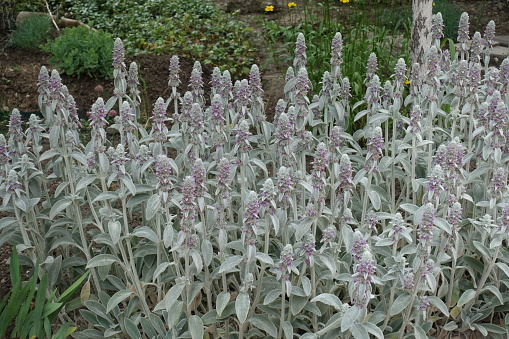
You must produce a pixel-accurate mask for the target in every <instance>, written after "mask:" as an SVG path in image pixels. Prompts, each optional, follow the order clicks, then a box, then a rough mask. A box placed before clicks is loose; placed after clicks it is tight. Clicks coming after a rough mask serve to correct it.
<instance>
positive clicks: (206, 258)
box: [201, 239, 214, 267]
mask: <svg viewBox="0 0 509 339" xmlns="http://www.w3.org/2000/svg"><path fill="white" fill-rule="evenodd" d="M201 252H202V255H203V262H204V264H205V266H207V267H208V266H210V264H211V263H212V259H213V257H214V249H213V247H212V243H211V242H210V240H208V239H206V240H204V241H203V242H202V243H201Z"/></svg>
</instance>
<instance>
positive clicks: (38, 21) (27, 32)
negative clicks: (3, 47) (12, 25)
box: [9, 15, 51, 49]
mask: <svg viewBox="0 0 509 339" xmlns="http://www.w3.org/2000/svg"><path fill="white" fill-rule="evenodd" d="M50 30H51V23H50V20H49V18H48V17H47V16H45V15H30V16H28V17H27V18H25V19H23V20H22V21H20V22H19V23H17V24H16V29H15V30H14V31H13V32H12V33H11V35H10V37H9V43H10V44H12V45H13V46H14V47H16V48H21V49H37V48H38V47H39V46H40V45H42V44H43V43H45V42H46V40H47V39H48V38H49V34H50Z"/></svg>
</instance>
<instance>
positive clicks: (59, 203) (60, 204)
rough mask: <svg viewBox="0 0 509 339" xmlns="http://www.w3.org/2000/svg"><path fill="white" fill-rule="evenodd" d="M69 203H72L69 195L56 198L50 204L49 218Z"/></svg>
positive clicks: (51, 218) (52, 217)
mask: <svg viewBox="0 0 509 339" xmlns="http://www.w3.org/2000/svg"><path fill="white" fill-rule="evenodd" d="M70 204H72V199H71V198H70V197H65V198H63V199H60V200H58V201H57V202H56V203H55V204H54V205H53V206H51V210H50V212H49V218H50V220H53V219H55V217H56V216H57V215H58V214H59V213H60V212H62V211H63V210H64V209H66V208H67V207H68V206H69V205H70Z"/></svg>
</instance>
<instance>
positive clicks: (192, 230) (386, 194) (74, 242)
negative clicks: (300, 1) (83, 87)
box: [0, 13, 509, 339]
mask: <svg viewBox="0 0 509 339" xmlns="http://www.w3.org/2000/svg"><path fill="white" fill-rule="evenodd" d="M459 27H460V31H459V34H458V36H459V38H458V40H459V43H460V47H459V50H457V51H455V50H452V51H451V50H443V51H442V50H441V49H440V48H439V46H440V39H441V38H442V33H441V32H442V19H441V16H440V15H436V16H435V17H434V20H433V37H434V43H433V46H432V47H431V48H430V49H429V50H428V52H427V53H426V56H425V63H424V64H423V65H418V64H415V65H406V63H405V61H404V60H403V59H399V60H398V61H397V62H395V63H393V67H394V71H393V76H392V77H391V78H390V80H388V81H386V82H385V83H381V81H380V77H379V63H378V59H377V57H376V55H375V54H371V55H370V57H369V59H368V60H367V67H366V69H367V76H366V79H365V83H364V85H363V86H365V96H364V98H363V99H362V100H360V101H358V102H351V101H350V98H351V86H352V84H351V83H350V80H349V79H348V78H346V77H344V75H343V73H342V70H343V67H344V66H345V63H348V60H346V59H345V60H344V59H343V54H342V51H343V41H342V35H341V34H340V33H337V34H336V35H335V36H334V39H333V41H332V43H331V46H332V48H331V54H330V56H329V58H330V68H329V69H326V70H324V74H323V79H324V81H323V87H322V90H321V91H320V92H319V93H318V94H316V95H315V96H313V97H312V98H310V97H309V96H308V94H309V91H310V80H309V76H308V71H307V57H306V41H305V37H304V35H299V36H298V39H297V43H296V46H295V59H294V66H293V67H290V68H289V69H288V72H287V79H286V80H287V81H286V86H285V99H281V100H280V101H279V102H278V104H277V106H276V107H275V118H274V121H267V120H266V119H265V108H264V104H263V99H262V94H263V90H262V87H261V83H260V75H259V70H258V67H257V66H256V65H254V66H252V68H251V71H250V74H249V78H248V79H243V80H241V81H236V82H235V83H232V81H231V77H230V73H229V72H228V71H224V72H221V71H220V70H219V69H218V68H215V69H214V72H213V74H212V82H211V92H210V93H204V91H203V80H202V68H201V64H200V63H199V62H196V63H195V66H194V69H193V71H192V73H191V75H190V85H189V91H187V92H185V93H184V94H181V93H179V91H178V90H177V87H178V85H179V83H180V74H179V59H178V57H176V56H174V57H173V58H172V59H171V63H170V67H169V69H170V75H169V82H168V84H169V86H170V87H171V94H170V95H169V97H167V98H159V99H158V100H157V101H156V102H155V103H154V106H153V107H154V108H153V112H152V119H151V121H150V124H149V125H146V126H142V125H140V124H139V123H138V122H137V118H138V117H139V114H140V112H139V107H140V98H139V91H138V89H137V85H138V80H137V77H138V69H137V66H136V64H135V63H132V64H131V65H130V66H129V67H127V66H126V65H125V64H124V53H123V52H124V48H123V45H122V42H121V40H119V39H117V40H116V42H115V46H114V53H113V67H114V71H113V77H114V83H115V95H114V96H113V97H112V98H110V99H107V100H105V99H103V98H98V99H97V101H96V102H95V103H94V104H93V105H92V107H91V109H90V113H91V115H90V125H91V126H92V130H91V140H90V142H88V143H87V144H86V145H83V144H82V143H81V142H80V141H79V140H80V138H79V128H80V121H79V120H78V118H77V113H76V112H77V111H76V107H75V104H74V99H73V98H72V96H71V95H70V94H69V91H68V90H67V88H66V87H65V85H63V84H62V83H61V80H60V77H59V74H58V72H57V71H55V70H53V71H52V72H51V73H49V72H48V70H47V69H46V68H45V67H43V68H42V69H41V72H40V76H39V79H38V83H39V93H40V94H39V104H40V108H41V111H42V113H43V115H44V120H42V121H41V120H39V119H38V118H37V117H35V116H32V117H31V119H30V120H29V122H28V126H27V127H26V128H23V125H22V123H21V120H20V115H19V112H18V111H17V110H14V111H13V112H12V116H11V120H10V125H9V133H8V135H7V136H6V137H4V136H3V135H0V171H1V190H2V196H3V197H4V198H3V210H4V211H8V212H11V213H12V215H13V216H12V217H6V218H3V219H2V220H1V221H0V229H1V230H2V233H1V235H0V243H4V242H6V241H8V242H10V243H13V244H17V247H16V249H17V251H19V252H20V258H23V260H22V262H24V263H26V264H27V265H28V266H29V267H31V268H32V270H33V269H34V267H37V265H40V264H42V263H44V265H42V266H40V269H39V272H41V273H44V272H45V271H51V274H52V275H55V274H59V275H60V277H61V279H58V281H57V285H58V286H57V285H55V287H62V286H63V287H65V286H69V285H70V284H71V283H72V282H74V281H75V280H77V279H78V277H79V276H82V275H83V274H85V272H90V273H89V277H90V280H88V281H87V282H86V283H85V284H84V287H83V289H82V291H81V294H80V296H79V297H77V298H76V299H74V300H72V301H70V302H69V304H68V305H67V307H66V312H67V315H70V316H71V317H72V316H73V312H79V314H80V316H81V317H83V319H84V320H85V321H86V322H87V324H88V328H86V329H81V331H79V332H77V333H75V334H73V336H74V337H75V338H104V337H131V338H142V337H147V338H177V337H191V338H193V339H198V338H203V337H204V335H206V334H211V335H214V337H223V338H248V337H251V338H259V337H277V338H283V337H284V338H293V337H294V336H299V337H302V338H350V337H352V336H353V337H354V338H369V337H370V336H375V337H377V338H385V337H387V338H405V337H415V338H426V335H427V333H431V332H430V331H435V332H437V331H452V330H457V331H466V330H470V329H473V330H476V331H479V332H481V333H482V334H483V335H488V333H489V334H490V335H492V336H493V337H497V338H501V337H502V336H505V335H507V334H508V333H509V332H508V331H509V329H508V328H507V326H506V325H505V324H507V323H508V320H509V319H507V317H506V311H507V306H506V304H507V300H508V298H509V297H508V291H507V285H508V282H509V266H508V263H507V262H508V261H509V260H508V258H509V253H508V250H507V247H506V244H507V240H508V239H507V237H508V234H509V233H508V232H509V228H508V227H509V223H508V218H507V217H508V215H509V212H508V211H509V204H508V200H507V199H508V186H507V172H508V169H507V164H508V162H507V160H508V156H507V153H508V151H509V148H508V143H507V139H506V138H507V136H508V135H509V123H508V121H507V119H508V114H507V113H508V104H509V94H508V93H509V92H508V90H509V59H506V60H504V62H503V63H502V65H501V66H500V67H499V68H496V67H490V66H489V61H490V60H489V59H490V58H489V55H490V50H491V42H492V39H493V36H494V29H495V27H494V24H493V22H491V23H490V24H489V25H488V27H487V28H486V31H485V33H484V34H483V35H480V33H475V34H474V35H473V37H472V39H473V40H477V42H479V43H473V44H472V46H473V48H472V49H468V46H469V45H468V44H467V41H468V40H469V38H470V37H469V31H468V15H466V13H465V14H464V15H463V16H462V20H461V22H460V26H459ZM420 67H423V71H422V72H421V71H420ZM407 74H409V75H408V76H407ZM419 74H424V75H423V76H420V75H419ZM407 80H408V81H410V86H409V87H405V86H404V84H405V82H406V81H407ZM207 99H210V104H209V103H208V102H209V101H208V100H207ZM113 108H115V109H116V110H118V111H119V112H120V114H119V116H118V117H116V118H115V123H114V124H113V125H110V126H108V124H107V121H106V120H105V117H106V114H107V113H108V112H109V111H110V110H111V109H113ZM349 116H353V117H354V120H356V121H360V120H361V119H365V120H366V124H365V125H364V126H363V127H362V128H360V129H358V130H356V131H355V133H353V135H350V134H348V133H346V132H345V122H346V121H347V120H348V117H349ZM107 129H109V130H113V131H116V133H117V135H118V138H117V139H112V138H111V137H108V136H107V132H106V131H107ZM44 139H46V140H47V142H48V143H49V149H43V146H42V141H43V140H44ZM115 140H116V141H115ZM170 155H171V156H170ZM55 262H57V263H59V264H57V265H53V264H52V263H55ZM74 316H77V315H76V314H74Z"/></svg>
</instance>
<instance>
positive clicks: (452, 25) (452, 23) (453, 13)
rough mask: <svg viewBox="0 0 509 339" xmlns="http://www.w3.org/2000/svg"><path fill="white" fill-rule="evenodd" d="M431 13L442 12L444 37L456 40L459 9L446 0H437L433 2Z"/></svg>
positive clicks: (459, 15)
mask: <svg viewBox="0 0 509 339" xmlns="http://www.w3.org/2000/svg"><path fill="white" fill-rule="evenodd" d="M434 4H435V5H434V6H433V14H436V13H438V12H440V13H442V18H443V19H444V31H443V32H444V38H446V39H447V38H450V39H453V40H454V41H456V39H457V37H458V22H459V21H460V17H461V11H460V10H459V9H458V8H457V7H456V6H455V5H454V4H453V3H452V2H450V1H448V0H438V1H436V2H434Z"/></svg>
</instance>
